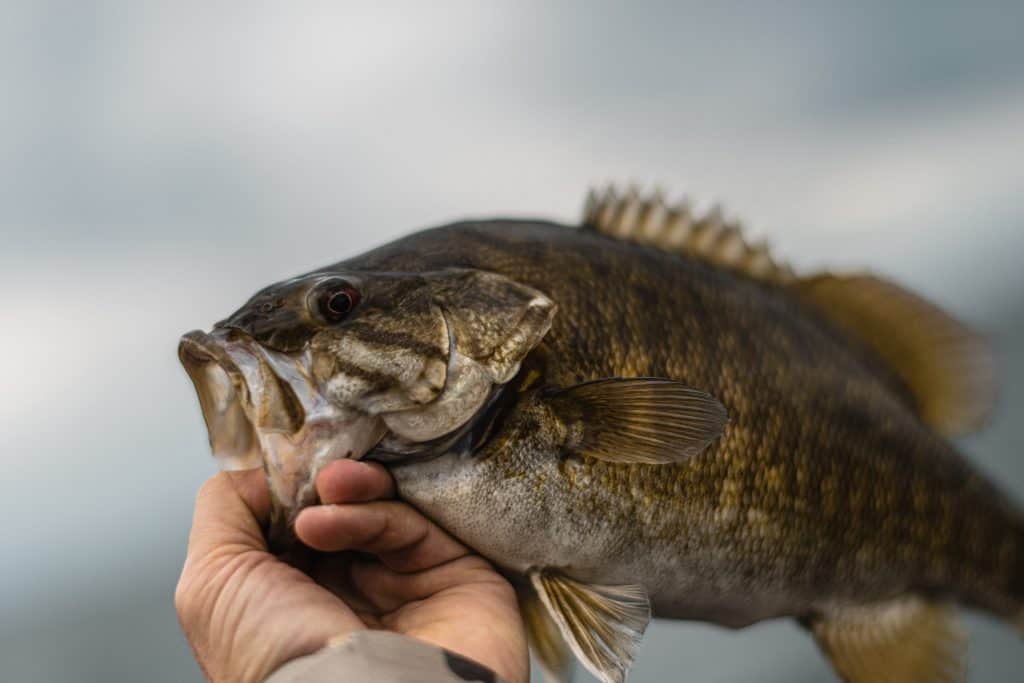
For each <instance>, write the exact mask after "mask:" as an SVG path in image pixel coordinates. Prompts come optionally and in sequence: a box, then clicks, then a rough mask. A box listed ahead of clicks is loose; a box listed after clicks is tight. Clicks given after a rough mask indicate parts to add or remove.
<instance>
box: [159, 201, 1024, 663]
mask: <svg viewBox="0 0 1024 683" xmlns="http://www.w3.org/2000/svg"><path fill="white" fill-rule="evenodd" d="M179 355H180V357H181V359H182V362H183V363H184V365H185V368H186V370H187V371H188V373H189V375H190V377H191V378H192V380H193V382H194V383H195V385H196V390H197V393H198V395H199V400H200V405H201V407H202V410H203V415H204V418H205V420H206V423H207V427H208V429H209V433H210V441H211V445H212V447H213V450H214V453H215V454H216V455H217V456H218V457H219V458H221V460H222V462H223V463H224V464H225V466H227V467H240V468H247V467H261V466H262V467H263V468H264V469H265V470H266V472H267V475H268V482H269V484H270V487H271V493H272V496H273V499H274V503H275V528H274V530H273V532H272V535H276V537H277V538H278V539H287V534H288V528H289V525H290V524H291V522H292V521H293V520H294V516H295V514H296V513H297V512H298V510H299V509H301V508H302V507H304V506H307V505H310V504H314V503H315V502H316V498H315V490H314V487H313V480H314V478H315V475H316V472H317V471H318V470H319V468H320V467H321V466H322V465H323V464H325V463H326V462H329V461H331V460H333V459H336V458H344V457H352V458H364V459H370V460H376V461H378V462H381V463H383V464H384V465H385V466H386V467H388V469H389V470H390V471H391V473H392V475H393V476H394V478H395V481H396V483H397V485H398V490H399V495H400V496H401V497H402V498H403V499H404V500H406V501H408V502H409V503H411V504H412V505H414V506H415V507H417V508H418V509H419V510H421V511H422V512H423V513H424V514H426V515H427V516H428V517H430V518H431V519H433V520H434V521H435V522H437V523H438V524H439V525H440V526H442V527H443V528H445V529H446V530H447V531H449V532H450V533H452V534H453V535H454V536H456V537H458V538H459V539H460V540H461V541H463V542H464V543H466V544H467V545H469V546H470V547H472V548H474V549H475V550H477V551H478V552H479V553H481V554H482V555H484V556H485V557H487V558H489V559H490V560H492V561H493V562H494V563H495V564H496V565H497V566H498V567H500V568H501V569H502V570H503V571H504V572H505V573H506V574H507V575H508V576H509V577H510V579H512V581H513V583H514V585H516V587H517V591H518V593H519V596H520V602H521V606H522V610H523V614H524V616H525V618H526V622H527V627H528V630H529V632H530V637H531V645H532V646H533V647H534V650H535V653H536V654H537V656H538V659H539V660H540V661H541V662H542V664H543V665H544V666H545V667H546V668H547V669H548V670H549V671H551V672H553V673H554V674H555V676H561V677H563V678H564V677H566V676H567V675H568V673H567V672H568V671H569V669H570V667H571V662H572V656H571V655H575V657H576V658H577V659H579V660H580V661H581V662H582V663H583V664H584V665H585V666H586V667H587V668H588V669H589V670H590V671H592V672H593V673H594V674H595V675H596V676H597V677H598V678H599V679H601V680H604V681H622V680H624V679H625V676H626V673H627V671H628V669H629V667H630V665H631V663H632V661H633V658H634V655H635V650H636V647H637V645H638V643H639V640H640V637H641V636H642V633H643V631H644V628H645V627H646V625H647V623H648V621H649V619H650V618H651V616H652V615H653V616H657V617H663V618H677V619H698V620H705V621H709V622H714V623H717V624H721V625H724V626H729V627H734V628H739V627H743V626H746V625H748V624H751V623H754V622H757V621H760V620H763V619H769V618H779V617H791V618H795V619H797V620H799V622H800V623H801V624H803V625H804V626H805V627H806V628H807V629H808V630H809V631H810V632H811V634H812V635H813V636H814V638H815V639H816V640H817V642H818V644H819V645H820V646H821V648H822V649H823V651H824V652H825V654H826V655H827V656H828V657H829V658H830V660H831V662H832V663H833V665H834V667H835V669H836V671H837V673H838V674H839V675H840V676H841V677H843V678H844V679H846V680H848V681H853V682H855V683H864V682H867V681H879V680H898V681H935V680H959V679H960V678H962V676H963V675H964V671H963V641H962V638H961V636H960V635H959V631H958V629H957V627H956V623H955V613H954V606H955V605H957V604H962V605H966V606H969V607H975V608H980V609H983V610H986V611H988V612H990V613H992V614H995V615H997V616H999V617H1001V618H1004V619H1007V620H1009V621H1011V622H1014V623H1016V624H1017V625H1018V626H1021V625H1024V618H1022V615H1024V517H1022V515H1021V513H1020V512H1019V510H1018V509H1017V508H1015V507H1014V506H1013V504H1012V503H1011V502H1010V501H1009V500H1008V499H1007V498H1006V496H1004V495H1003V494H1002V493H1001V492H1000V491H999V490H998V489H997V488H996V487H995V486H994V485H993V484H991V483H990V482H988V481H987V480H986V479H985V478H984V477H983V476H982V475H981V474H980V473H979V472H978V471H976V470H975V469H974V468H972V467H971V466H970V464H969V463H968V462H967V461H966V460H965V459H964V458H962V457H961V456H960V455H959V454H958V453H957V452H956V450H955V448H954V446H953V445H951V443H950V442H949V440H948V439H949V438H950V437H952V436H956V435H959V434H963V433H966V432H969V431H971V430H974V429H976V428H978V427H979V426H981V425H982V424H983V423H984V421H985V419H986V417H987V415H988V413H989V411H990V409H991V405H992V403H993V396H994V388H993V387H994V381H993V378H994V370H993V364H992V360H991V356H990V354H989V352H988V349H987V347H986V345H985V344H984V342H983V341H981V340H980V339H979V338H978V337H976V336H975V335H974V334H972V333H971V332H970V331H969V330H968V329H967V328H966V327H964V326H963V325H961V324H960V323H958V322H956V321H954V320H952V319H951V318H949V317H948V316H947V315H946V314H944V313H943V312H942V311H940V310H939V309H938V308H936V307H935V306H933V305H932V304H930V303H928V302H926V301H924V300H923V299H921V298H920V297H918V296H916V295H914V294H912V293H910V292H908V291H906V290H904V289H902V288H900V287H899V286H897V285H894V284H892V283H890V282H887V281H885V280H882V279H879V278H876V277H873V276H869V275H851V276H839V275H833V274H819V275H811V276H801V275H797V274H796V273H794V272H793V271H792V270H791V269H789V268H788V267H786V266H784V265H780V264H778V263H777V262H775V260H774V259H773V258H772V257H771V255H770V254H769V253H768V251H767V249H766V248H765V247H763V246H754V245H749V244H747V243H746V242H745V241H744V240H743V237H742V235H741V233H740V231H739V229H738V228H737V227H736V226H734V225H731V224H729V223H727V222H724V221H723V220H722V219H721V217H720V215H719V214H716V213H714V212H712V213H709V214H707V215H704V216H700V217H693V216H692V215H691V214H690V212H689V210H688V208H687V207H686V206H685V205H682V206H676V207H669V206H667V205H665V204H664V203H663V202H662V201H661V200H660V198H658V197H649V198H642V197H640V196H638V195H637V194H636V193H635V192H629V193H626V194H625V195H621V196H620V195H619V194H617V193H616V192H615V191H614V190H611V189H609V190H608V191H607V192H605V193H603V194H600V195H599V194H592V195H591V197H590V198H589V200H588V204H587V208H586V211H585V217H584V221H583V224H582V226H581V227H579V228H574V227H570V226H563V225H557V224H554V223H547V222H543V221H521V220H491V221H469V222H462V223H456V224H452V225H447V226H443V227H440V228H434V229H431V230H426V231H422V232H418V233H415V234H412V235H410V236H408V237H405V238H403V239H400V240H397V241H395V242H393V243H391V244H388V245H386V246H383V247H381V248H379V249H376V250H374V251H371V252H369V253H367V254H364V255H361V256H357V257H355V258H352V259H349V260H347V261H342V262H339V263H337V264H334V265H331V266H328V267H325V268H321V269H318V270H315V271H313V272H311V273H307V274H305V275H301V276H299V277H296V278H293V279H290V280H286V281H283V282H279V283H276V284H273V285H270V286H269V287H266V288H265V289H263V290H261V291H260V292H258V293H257V294H256V295H254V296H253V297H252V298H251V299H250V300H249V301H248V302H247V303H246V304H245V305H244V306H243V307H242V308H240V309H239V310H238V311H236V312H235V313H234V314H232V315H231V316H230V317H228V318H227V319H225V320H223V321H221V322H220V323H217V324H216V325H215V326H214V329H213V330H212V331H211V332H210V333H205V332H201V331H196V332H190V333H188V334H186V335H185V336H184V337H183V338H182V341H181V344H180V346H179ZM570 653H571V654H570Z"/></svg>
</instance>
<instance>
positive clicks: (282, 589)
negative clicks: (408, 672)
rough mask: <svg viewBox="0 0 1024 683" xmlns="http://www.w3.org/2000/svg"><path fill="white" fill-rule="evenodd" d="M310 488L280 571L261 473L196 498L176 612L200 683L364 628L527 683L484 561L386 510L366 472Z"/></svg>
mask: <svg viewBox="0 0 1024 683" xmlns="http://www.w3.org/2000/svg"><path fill="white" fill-rule="evenodd" d="M316 485H317V492H318V494H319V497H320V500H321V502H322V504H321V505H317V506H313V507H310V508H307V509H305V510H303V511H302V513H301V514H300V515H299V517H298V518H297V520H296V523H295V531H296V534H297V536H298V538H299V540H301V541H302V542H303V543H304V544H305V545H306V546H308V548H309V549H310V550H309V551H308V552H306V551H303V552H302V553H300V554H299V555H297V556H296V557H293V558H290V560H289V562H285V561H283V560H281V559H279V558H278V557H277V556H275V555H273V554H271V553H270V552H268V550H267V544H266V540H265V538H264V534H263V529H264V528H265V527H266V524H267V523H268V520H269V516H270V495H269V491H268V489H267V486H266V483H265V478H264V475H263V473H262V471H260V470H250V471H245V472H222V473H220V474H217V475H216V476H214V477H213V478H211V479H210V480H209V481H207V482H206V483H205V484H204V485H203V487H202V488H201V489H200V491H199V494H198V496H197V499H196V507H195V513H194V517H193V523H192V531H191V534H190V536H189V543H188V554H187V557H186V560H185V566H184V568H183V570H182V573H181V578H180V579H179V581H178V586H177V590H176V592H175V606H176V608H177V611H178V618H179V620H180V622H181V625H182V628H183V630H184V631H185V636H186V638H187V639H188V641H189V644H190V645H191V646H192V649H193V651H194V653H195V656H196V660H197V661H198V662H199V666H200V667H201V668H202V670H203V673H204V674H205V675H206V677H207V678H208V679H209V680H211V681H262V680H263V679H265V678H266V677H267V676H269V675H270V674H271V673H272V672H273V671H275V670H276V669H278V668H279V667H281V666H283V665H284V664H285V663H287V662H289V661H291V660H293V659H295V658H297V657H302V656H304V655H308V654H311V653H313V652H316V651H317V650H319V649H320V648H322V647H324V646H325V645H327V644H329V643H331V642H333V641H337V640H341V639H344V638H345V637H346V636H347V635H349V634H351V633H353V632H355V631H359V630H363V629H384V630H389V631H393V632H395V633H400V634H403V635H406V636H409V637H412V638H417V639H420V640H423V641H426V642H429V643H433V644H435V645H438V646H440V647H443V648H445V649H447V650H450V651H452V652H455V653H457V654H460V655H463V656H465V657H469V658H470V659H473V660H476V661H477V662H480V663H481V664H483V665H485V666H487V667H489V668H491V669H492V670H494V671H495V672H496V673H497V674H498V675H499V676H501V677H502V678H503V679H505V680H506V681H509V682H510V683H518V682H525V681H526V680H527V679H528V677H529V660H528V656H527V646H526V636H525V632H524V629H523V624H522V620H521V618H520V616H519V611H518V608H517V605H516V598H515V594H514V592H513V590H512V587H511V585H510V584H509V583H508V581H506V580H505V579H504V578H503V577H502V576H501V575H500V574H498V573H497V572H496V571H495V570H494V568H493V567H492V566H491V565H490V564H489V563H488V562H487V561H486V560H484V559H483V558H481V557H479V556H478V555H475V554H473V553H472V552H471V551H470V550H469V549H467V548H466V547H465V546H463V545H462V544H461V543H459V542H458V541H456V540H455V539H453V538H452V537H451V536H449V535H448V534H447V533H445V532H444V531H442V530H441V529H440V528H438V527H437V526H435V525H434V524H433V523H431V522H430V521H429V520H427V519H426V518H425V517H423V516H422V515H421V514H420V513H419V512H417V511H416V510H414V509H413V508H412V507H410V506H408V505H407V504H405V503H402V502H400V501H396V500H393V499H392V498H393V496H394V483H393V481H392V479H391V477H390V475H389V474H388V473H387V471H386V470H385V469H384V468H382V467H380V466H379V465H376V464H373V463H362V462H356V461H351V460H341V461H338V462H334V463H332V464H330V465H328V466H327V467H325V468H324V469H323V470H322V471H321V472H320V473H319V475H318V476H317V480H316ZM349 551H358V553H353V552H349ZM297 567H301V569H299V568H297Z"/></svg>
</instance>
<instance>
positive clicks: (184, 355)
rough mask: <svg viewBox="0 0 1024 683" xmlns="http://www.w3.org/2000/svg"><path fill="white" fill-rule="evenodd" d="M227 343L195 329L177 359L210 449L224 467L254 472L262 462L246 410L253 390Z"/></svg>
mask: <svg viewBox="0 0 1024 683" xmlns="http://www.w3.org/2000/svg"><path fill="white" fill-rule="evenodd" d="M224 341H225V340H224V339H221V338H218V337H215V336H213V335H211V334H208V333H206V332H203V331H202V330H193V331H191V332H188V333H186V334H184V335H182V337H181V340H180V341H179V342H178V358H179V359H180V360H181V364H182V366H184V368H185V372H186V373H187V374H188V376H189V379H190V380H192V385H193V388H194V389H195V391H196V395H197V397H198V399H199V407H200V410H201V412H202V414H203V421H204V422H205V423H206V432H207V436H208V439H209V442H210V448H211V450H212V451H213V454H214V456H215V457H216V458H217V459H218V460H219V461H220V464H221V467H222V468H223V469H228V470H239V469H253V468H257V467H260V465H261V463H262V449H261V447H260V442H259V435H258V433H257V430H256V425H254V424H253V422H252V420H251V418H250V416H249V412H248V410H247V403H248V402H249V400H250V389H249V385H248V383H247V382H246V380H245V376H244V373H243V372H242V369H241V368H240V367H239V366H238V364H237V363H236V362H235V360H234V359H233V358H231V356H230V354H229V353H228V351H227V349H226V348H225V346H224Z"/></svg>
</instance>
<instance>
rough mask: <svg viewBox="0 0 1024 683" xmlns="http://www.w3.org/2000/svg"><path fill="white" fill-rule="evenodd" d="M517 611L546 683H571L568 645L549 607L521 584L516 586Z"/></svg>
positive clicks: (570, 662)
mask: <svg viewBox="0 0 1024 683" xmlns="http://www.w3.org/2000/svg"><path fill="white" fill-rule="evenodd" d="M516 595H517V596H518V598H519V611H520V612H521V613H522V615H523V622H524V623H525V624H526V635H527V636H529V639H530V649H531V650H532V651H533V655H534V657H535V658H536V659H537V661H538V663H539V664H540V667H541V669H542V670H543V672H544V680H546V681H549V683H570V681H572V674H573V668H574V666H573V658H572V651H571V650H570V649H569V644H568V643H566V642H565V638H563V637H562V632H561V631H560V630H559V628H558V624H556V623H555V621H554V619H552V618H551V614H550V613H549V612H548V608H547V607H545V606H544V603H542V602H541V600H540V596H539V595H538V594H537V591H535V590H534V589H533V586H532V585H530V584H527V583H522V584H520V585H518V586H516Z"/></svg>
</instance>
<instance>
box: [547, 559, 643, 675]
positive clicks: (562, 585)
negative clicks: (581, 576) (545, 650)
mask: <svg viewBox="0 0 1024 683" xmlns="http://www.w3.org/2000/svg"><path fill="white" fill-rule="evenodd" d="M530 583H531V584H533V588H534V590H536V591H537V594H538V595H539V596H540V599H541V602H542V603H543V604H544V606H545V607H546V608H547V610H548V613H549V614H550V615H551V618H552V620H554V622H555V624H557V625H558V628H559V630H561V632H562V637H563V638H565V641H566V642H567V643H568V644H569V647H571V648H572V651H573V653H574V654H575V655H576V657H577V658H578V659H579V660H580V662H582V663H583V665H584V666H585V667H587V669H588V670H589V671H590V672H591V673H592V674H594V676H595V677H596V678H597V679H598V680H599V681H602V683H623V681H625V680H626V672H627V671H629V667H630V666H632V664H633V659H634V658H635V657H636V651H637V648H638V647H639V646H640V639H641V638H642V637H643V634H644V630H645V629H646V628H647V624H648V623H649V622H650V620H651V606H650V602H649V601H648V599H647V593H646V592H645V591H644V589H643V588H642V587H640V586H632V585H626V586H597V585H593V584H586V583H581V582H579V581H575V580H573V579H570V578H569V577H567V576H565V575H564V574H561V573H560V572H557V571H553V570H547V569H545V570H534V571H532V572H530Z"/></svg>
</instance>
